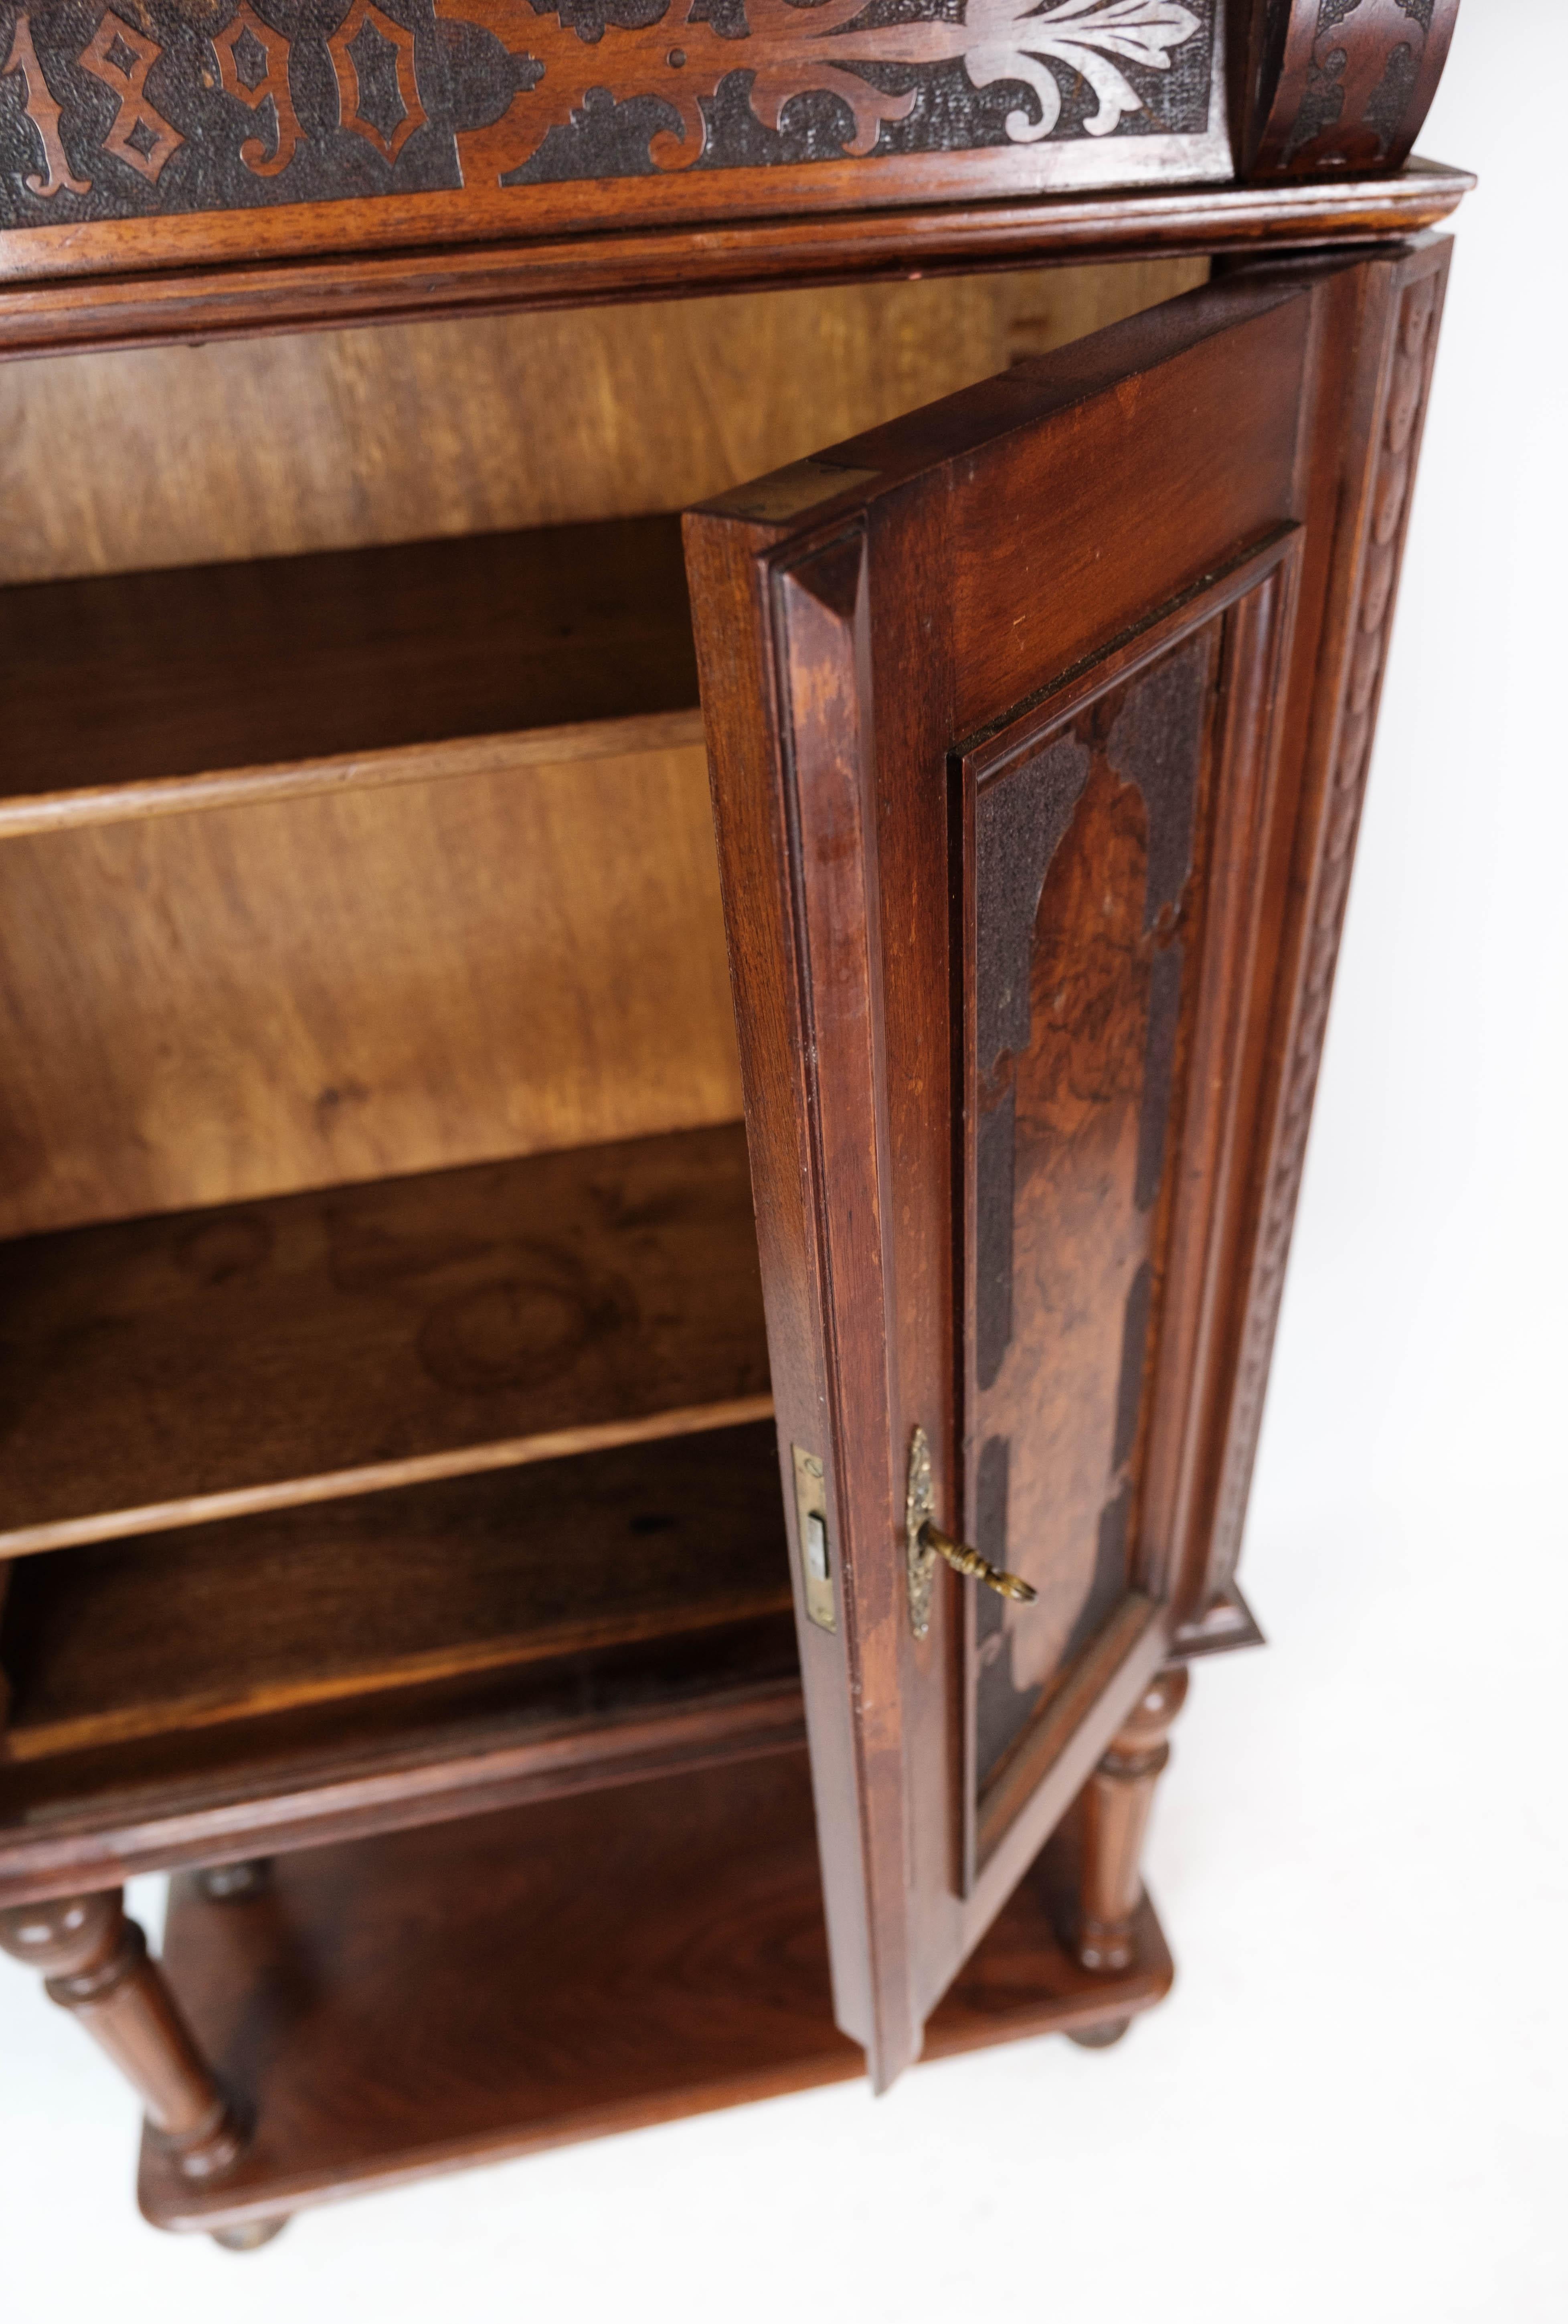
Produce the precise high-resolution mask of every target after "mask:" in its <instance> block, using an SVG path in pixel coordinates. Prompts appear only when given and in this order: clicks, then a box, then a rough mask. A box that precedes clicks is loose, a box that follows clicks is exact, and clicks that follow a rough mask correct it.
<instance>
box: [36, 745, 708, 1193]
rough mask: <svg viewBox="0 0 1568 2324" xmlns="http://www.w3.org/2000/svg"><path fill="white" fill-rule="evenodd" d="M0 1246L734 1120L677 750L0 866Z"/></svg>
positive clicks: (245, 817) (301, 809) (43, 853)
mask: <svg viewBox="0 0 1568 2324" xmlns="http://www.w3.org/2000/svg"><path fill="white" fill-rule="evenodd" d="M0 1055H3V1058H4V1070H3V1072H0V1235H5V1236H10V1235H21V1234H28V1233H32V1232H36V1231H40V1230H43V1229H50V1228H56V1227H63V1226H72V1225H82V1224H87V1223H88V1222H96V1221H101V1220H107V1219H115V1218H129V1217H135V1216H139V1215H141V1214H142V1213H150V1212H164V1211H175V1210H184V1209H188V1208H194V1207H197V1206H200V1205H206V1204H213V1203H230V1202H236V1201H241V1200H243V1199H245V1198H246V1197H250V1196H259V1195H263V1194H284V1193H290V1192H294V1191H297V1190H300V1189H304V1188H307V1187H319V1186H329V1185H340V1184H343V1183H344V1182H351V1181H354V1180H359V1179H368V1178H376V1177H381V1176H386V1175H389V1174H393V1173H397V1174H402V1173H409V1172H417V1171H426V1170H433V1169H442V1168H445V1167H448V1166H454V1165H459V1164H463V1163H469V1162H476V1161H484V1160H491V1159H499V1158H501V1157H507V1156H512V1155H523V1154H531V1153H539V1152H547V1151H552V1150H556V1149H560V1148H567V1147H574V1146H584V1145H598V1144H601V1143H604V1142H607V1141H610V1140H612V1139H628V1138H638V1137H642V1136H645V1135H652V1134H656V1133H657V1132H661V1131H664V1130H682V1129H689V1128H696V1127H700V1126H701V1125H705V1124H709V1123H714V1122H720V1121H728V1120H734V1119H736V1118H737V1117H738V1114H739V1112H740V1085H739V1072H738V1062H737V1057H736V1049H735V1033H734V1023H733V1018H732V1015H731V1009H730V1000H729V977H728V973H727V969H726V965H725V955H724V935H723V925H722V917H721V912H720V899H719V886H718V873H717V866H716V862H715V856H714V845H713V835H712V825H711V816H710V811H709V804H708V790H707V773H706V763H705V757H704V753H703V751H702V749H701V746H700V745H692V746H688V747H685V748H683V749H676V750H642V751H635V750H634V751H628V752H627V753H626V754H624V755H621V756H612V757H605V758H601V759H598V760H592V759H590V760H582V759H578V760H574V761H568V762H566V763H564V764H560V765H548V764H546V765H538V764H527V763H519V764H518V766H517V767H516V768H512V769H506V768H503V769H502V770H500V771H494V772H488V773H484V774H472V775H454V776H449V777H445V778H437V779H432V780H428V781H423V782H409V783H398V784H391V785H388V786H386V787H384V788H363V789H353V790H346V791H344V792H341V793H327V794H323V795H318V796H315V797H307V798H291V799H286V800H282V801H279V802H276V803H273V804H270V805H265V804H258V805H245V806H239V807H215V808H211V809H208V810H206V811H204V812H198V813H192V814H185V815H174V816H167V817H158V818H152V819H148V820H143V821H134V822H124V823H115V824H106V825H89V826H87V827H84V828H80V829H77V830H71V831H63V832H58V833H50V834H43V835H32V836H26V837H18V838H14V839H12V840H9V841H8V842H6V843H5V844H4V845H3V846H0Z"/></svg>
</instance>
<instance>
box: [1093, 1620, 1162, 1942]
mask: <svg viewBox="0 0 1568 2324" xmlns="http://www.w3.org/2000/svg"><path fill="white" fill-rule="evenodd" d="M1186 1700H1187V1665H1186V1664H1185V1663H1169V1664H1167V1665H1166V1667H1165V1668H1164V1669H1163V1670H1162V1671H1160V1672H1158V1673H1157V1674H1156V1675H1155V1676H1154V1677H1153V1678H1152V1679H1151V1681H1150V1683H1149V1684H1148V1686H1147V1687H1145V1689H1144V1691H1143V1692H1142V1696H1141V1697H1140V1698H1139V1701H1138V1704H1137V1707H1136V1708H1135V1709H1134V1710H1133V1711H1132V1713H1131V1714H1130V1716H1129V1717H1128V1719H1127V1720H1126V1723H1125V1724H1124V1725H1123V1727H1122V1728H1121V1729H1120V1730H1119V1732H1118V1733H1117V1735H1116V1737H1115V1738H1114V1741H1113V1743H1112V1745H1111V1748H1110V1749H1109V1750H1108V1751H1107V1752H1106V1754H1105V1757H1104V1758H1103V1759H1102V1760H1101V1761H1100V1764H1099V1766H1097V1767H1096V1769H1095V1772H1094V1774H1093V1775H1091V1776H1090V1777H1089V1780H1088V1784H1087V1786H1086V1788H1085V1792H1084V1808H1083V1818H1084V1821H1083V1870H1082V1883H1083V1886H1082V1892H1081V1918H1080V1921H1079V1924H1078V1947H1077V1950H1078V1959H1079V1960H1081V1961H1082V1963H1083V1965H1084V1967H1085V1968H1086V1969H1096V1970H1100V1971H1102V1972H1104V1973H1105V1974H1106V1975H1111V1974H1113V1973H1114V1972H1115V1971H1117V1970H1119V1969H1128V1968H1130V1967H1131V1966H1132V1956H1133V1951H1134V1941H1133V1930H1132V1923H1133V1920H1134V1918H1135V1916H1136V1914H1137V1911H1138V1907H1139V1905H1140V1904H1141V1903H1142V1897H1143V1882H1142V1877H1141V1876H1140V1872H1139V1863H1140V1859H1141V1858H1142V1853H1143V1835H1144V1833H1145V1832H1146V1831H1147V1830H1148V1828H1149V1811H1150V1809H1151V1806H1152V1805H1153V1803H1154V1786H1155V1784H1156V1783H1157V1782H1158V1781H1159V1779H1160V1775H1161V1773H1162V1772H1163V1770H1164V1767H1165V1765H1166V1762H1167V1761H1168V1760H1169V1757H1170V1746H1169V1743H1168V1742H1167V1741H1166V1739H1165V1738H1166V1737H1167V1736H1168V1734H1169V1731H1170V1726H1171V1722H1172V1720H1174V1719H1175V1717H1176V1714H1177V1712H1178V1711H1179V1710H1180V1709H1181V1706H1182V1704H1183V1703H1184V1702H1185V1701H1186Z"/></svg>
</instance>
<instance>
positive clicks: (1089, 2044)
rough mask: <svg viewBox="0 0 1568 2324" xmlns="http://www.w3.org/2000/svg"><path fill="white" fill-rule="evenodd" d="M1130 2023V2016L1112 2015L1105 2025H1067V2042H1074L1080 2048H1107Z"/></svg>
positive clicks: (1121, 2034) (1117, 2040)
mask: <svg viewBox="0 0 1568 2324" xmlns="http://www.w3.org/2000/svg"><path fill="white" fill-rule="evenodd" d="M1131 2024H1132V2019H1131V2018H1130V2017H1113V2018H1112V2019H1111V2020H1110V2021H1109V2023H1108V2024H1105V2025H1078V2026H1072V2025H1069V2026H1068V2032H1067V2038H1068V2041H1069V2042H1076V2043H1077V2045H1078V2048H1079V2049H1080V2050H1109V2049H1110V2048H1111V2047H1112V2045H1113V2044H1114V2043H1117V2042H1119V2041H1120V2040H1121V2039H1122V2037H1123V2034H1124V2033H1126V2031H1127V2028H1128V2027H1129V2025H1131Z"/></svg>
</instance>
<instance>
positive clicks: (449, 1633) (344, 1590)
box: [0, 260, 1206, 1830]
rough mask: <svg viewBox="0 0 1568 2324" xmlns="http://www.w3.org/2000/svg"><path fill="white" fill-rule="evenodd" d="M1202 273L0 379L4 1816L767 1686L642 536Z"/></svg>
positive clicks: (731, 1276)
mask: <svg viewBox="0 0 1568 2324" xmlns="http://www.w3.org/2000/svg"><path fill="white" fill-rule="evenodd" d="M1205 272H1206V265H1205V264H1204V263H1202V262H1197V263H1195V262H1193V261H1190V260H1179V261H1169V262H1158V263H1128V264H1121V265H1112V266H1102V267H1098V268H1079V269H1073V270H1057V271H1055V272H1032V273H1029V274H997V275H993V276H982V275H970V276H966V277H960V278H955V279H953V280H951V281H910V282H903V283H896V284H890V285H859V286H849V287H841V288H837V289H829V290H822V291H780V292H775V293H772V294H767V295H765V296H757V297H746V298H735V299H730V300H706V301H690V302H684V303H675V304H669V305H657V306H656V305H650V306H646V307H642V308H636V307H633V308H619V309H615V310H613V311H609V310H606V311H602V312H599V311H594V310H586V311H582V312H577V313H565V314H558V315H544V316H530V317H521V318H498V319H488V320H467V321H463V322H459V323H434V324H427V325H420V326H408V327H402V326H400V327H394V328H388V329H384V330H381V331H353V332H338V333H326V332H324V333H321V334H316V335H308V336H303V337H294V338H280V339H274V340H270V341H263V342H261V343H249V344H236V345H234V346H224V345H221V344H218V345H212V346H202V347H196V348H168V349H160V350H155V351H151V352H138V353H132V354H105V355H91V356H77V357H71V358H68V359H61V360H53V359H51V360H48V361H43V362H39V363H34V364H13V365H11V366H8V367H7V369H6V372H5V376H4V377H3V378H0V408H3V409H4V411H5V427H4V428H0V472H3V473H4V475H5V491H6V494H7V499H8V503H9V506H10V509H11V512H12V521H11V522H10V523H9V524H8V526H7V528H6V530H5V539H4V540H3V541H0V582H3V583H4V584H5V586H4V587H0V719H3V723H4V729H5V733H6V734H7V736H8V738H9V740H10V744H11V747H10V750H9V751H8V752H7V756H6V764H5V769H4V770H3V771H0V1010H3V1011H4V1026H5V1072H4V1074H3V1075H0V1237H3V1238H4V1239H5V1240H4V1245H3V1247H0V1283H3V1285H4V1292H3V1296H0V1408H3V1411H4V1416H5V1417H4V1421H3V1422H0V1429H3V1432H4V1434H3V1453H0V1459H3V1464H4V1474H5V1487H6V1489H5V1495H4V1499H3V1503H0V1591H5V1582H6V1580H7V1578H8V1580H9V1591H8V1593H7V1594H5V1601H4V1615H3V1626H0V1668H3V1670H4V1674H5V1681H6V1682H7V1683H8V1686H9V1695H10V1702H9V1714H8V1718H7V1719H6V1720H5V1724H4V1727H3V1729H0V1753H3V1755H4V1759H5V1764H4V1766H0V1830H3V1829H4V1826H5V1822H6V1821H10V1822H12V1823H13V1824H14V1823H16V1822H18V1821H21V1822H25V1821H30V1820H32V1821H36V1820H37V1819H38V1818H40V1817H47V1816H48V1815H50V1814H60V1813H66V1812H70V1813H79V1812H85V1808H84V1803H91V1802H92V1801H94V1800H96V1799H98V1798H101V1797H102V1796H103V1795H104V1794H105V1793H106V1792H110V1791H115V1790H116V1789H118V1790H120V1791H123V1792H127V1793H133V1792H134V1791H135V1790H136V1789H137V1787H138V1786H147V1785H154V1786H156V1785H158V1784H170V1783H178V1784H184V1785H185V1786H186V1787H187V1789H188V1790H189V1788H190V1787H191V1786H196V1787H197V1789H199V1788H200V1786H201V1785H204V1784H205V1785H206V1786H207V1787H208V1788H209V1789H210V1788H211V1787H213V1786H217V1787H220V1788H221V1787H224V1786H226V1787H228V1789H229V1791H230V1792H232V1793H234V1794H236V1795H237V1794H243V1792H244V1791H245V1789H246V1787H247V1785H251V1786H252V1787H255V1788H258V1789H259V1788H262V1787H264V1786H265V1785H266V1784H269V1783H271V1782H273V1781H274V1780H275V1777H276V1771H277V1769H278V1767H279V1766H280V1765H281V1764H283V1763H285V1762H287V1761H289V1758H290V1755H293V1756H294V1757H297V1758H298V1759H299V1760H300V1762H301V1763H302V1764H303V1763H304V1762H306V1761H308V1763H309V1764H310V1765H311V1766H323V1765H329V1764H334V1755H335V1754H336V1755H339V1756H340V1757H341V1756H342V1755H344V1754H352V1753H357V1754H359V1755H360V1757H361V1759H362V1760H364V1759H365V1758H367V1757H368V1758H369V1759H371V1760H372V1761H373V1760H374V1758H375V1757H376V1755H377V1754H378V1753H385V1754H388V1755H390V1754H392V1753H393V1752H394V1751H404V1752H406V1751H407V1749H408V1743H409V1738H410V1737H423V1738H426V1739H429V1738H437V1739H438V1738H440V1737H441V1736H442V1735H443V1734H445V1733H447V1732H449V1731H454V1729H458V1728H462V1727H463V1723H464V1722H467V1725H468V1728H470V1729H472V1726H473V1725H474V1722H487V1721H488V1722H491V1725H493V1724H494V1723H495V1722H497V1721H500V1722H502V1723H504V1722H506V1721H513V1722H516V1721H518V1720H524V1721H527V1720H536V1721H549V1722H555V1723H556V1724H564V1725H566V1726H568V1727H569V1726H571V1725H572V1724H573V1722H575V1723H576V1725H577V1726H578V1727H579V1728H580V1729H582V1732H583V1733H584V1734H585V1735H588V1734H591V1732H592V1731H593V1730H595V1729H598V1728H600V1727H602V1726H603V1725H604V1724H605V1723H606V1722H608V1721H612V1720H614V1719H615V1718H617V1717H618V1716H620V1715H621V1714H623V1713H624V1712H625V1711H627V1710H628V1707H637V1706H646V1704H647V1703H649V1702H653V1701H661V1700H670V1699H676V1698H678V1699H679V1700H681V1701H691V1700H692V1699H693V1698H697V1699H701V1698H702V1697H703V1695H704V1693H705V1692H706V1693H707V1694H716V1693H724V1692H730V1693H733V1692H735V1691H736V1690H741V1691H744V1690H745V1689H747V1688H751V1687H756V1686H759V1685H766V1684H775V1685H776V1683H778V1682H779V1681H780V1680H781V1679H783V1680H787V1679H788V1677H789V1675H790V1674H791V1672H792V1671H793V1654H794V1648H793V1630H792V1627H791V1622H790V1615H789V1608H790V1585H789V1575H788V1561H787V1551H786V1545H785V1542H786V1536H785V1531H784V1514H783V1508H782V1501H781V1494H780V1480H779V1469H778V1462H777V1456H776V1452H775V1446H774V1443H773V1432H772V1428H771V1425H770V1422H769V1420H768V1412H769V1408H770V1407H769V1403H768V1380H767V1356H766V1339H765V1335H764V1332H763V1322H762V1305H761V1292H760V1285H759V1282H758V1276H757V1262H756V1244H755V1236H754V1231H753V1227H752V1222H751V1210H750V1196H749V1185H748V1181H747V1168H746V1149H745V1136H744V1130H743V1128H742V1126H741V1121H740V1113H741V1100H740V1085H739V1072H738V1058H737V1053H736V1046H735V1035H734V1028H733V1022H732V1018H731V1012H730V1003H729V985H728V978H727V973H726V967H725V958H724V935H723V922H722V914H721V908H720V894H719V883H718V874H717V865H716V860H715V855H714V849H713V840H712V833H711V821H710V813H709V805H708V796H707V779H706V766H705V756H704V752H703V747H702V739H701V718H700V714H699V711H698V705H697V692H696V678H695V668H694V659H693V653H692V635H691V623H690V613H689V607H688V605H687V602H686V593H685V583H684V576H683V568H682V564H681V555H680V539H679V527H678V520H677V517H676V514H675V512H677V511H678V510H679V508H680V507H681V506H682V505H683V503H687V502H690V501H692V500H694V499H698V498H701V497H704V496H706V495H708V494H710V493H714V492H717V491H720V490H722V489H724V488H726V487H727V486H729V485H730V484H737V483H739V482H742V481H744V480H745V479H746V478H747V476H749V475H756V474H758V473H761V472H764V471H766V470H767V469H770V468H773V467H775V466H782V465H784V463H786V462H788V461H790V460H793V459H794V458H797V457H802V456H803V455H805V454H807V453H810V452H812V451H813V450H815V449H818V448H821V447H823V446H824V445H827V444H830V443H832V442H833V441H835V440H837V439H839V438H843V437H845V436H848V435H849V434H851V433H854V432H856V431H857V430H859V429H864V428H867V427H869V426H872V425H875V424H876V423H877V422H879V421H881V420H887V419H890V418H893V417H894V416H896V414H897V413H899V412H901V411H903V410H909V409H911V408H912V407H914V406H916V405H919V404H921V403H924V402H926V401H931V399H932V398H934V397H936V396H938V395H940V394H944V393H947V392H951V391H952V390H955V389H957V388H959V387H962V386H964V385H967V384H968V383H971V382H972V381H974V380H977V379H979V378H982V377H985V376H986V375H988V374H992V373H995V371H998V370H1000V369H1003V368H1004V367H1005V366H1006V364H1008V363H1009V362H1011V361H1013V360H1016V359H1019V358H1020V357H1021V356H1022V355H1029V354H1033V353H1036V352H1041V351H1043V350H1044V349H1046V348H1048V347H1050V346H1052V345H1056V344H1059V343H1061V342H1062V341H1064V340H1066V339H1069V338H1072V337H1077V336H1079V335H1081V334H1082V333H1083V332H1085V331H1087V330H1090V329H1093V328H1096V327H1099V326H1100V325H1102V324H1104V323H1105V322H1108V321H1111V320H1114V319H1115V318H1117V317H1118V316H1120V315H1122V314H1126V313H1131V312H1133V311H1135V310H1136V309H1138V308H1140V307H1143V306H1147V305H1150V304H1152V303H1154V302H1155V301H1156V300H1159V299H1162V298H1166V297H1169V296H1172V295H1174V294H1175V293H1176V292H1178V291H1181V290H1184V289H1187V288H1188V287H1190V286H1191V285H1192V284H1193V283H1194V282H1195V281H1197V280H1200V279H1202V276H1203V274H1204V273H1205ZM7 1561H8V1563H7ZM430 1748H436V1742H435V1741H432V1742H431V1746H430Z"/></svg>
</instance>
